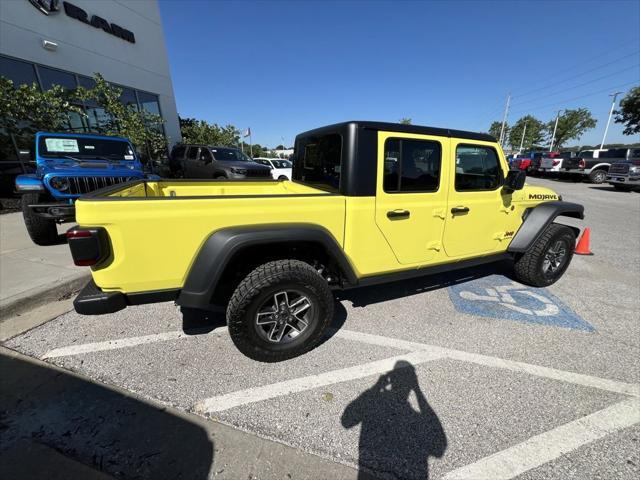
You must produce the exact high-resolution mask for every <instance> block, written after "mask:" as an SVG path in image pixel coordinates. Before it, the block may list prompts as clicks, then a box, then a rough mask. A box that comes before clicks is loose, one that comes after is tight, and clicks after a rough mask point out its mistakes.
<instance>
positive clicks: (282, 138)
mask: <svg viewBox="0 0 640 480" xmlns="http://www.w3.org/2000/svg"><path fill="white" fill-rule="evenodd" d="M280 139H281V140H282V158H284V137H280Z"/></svg>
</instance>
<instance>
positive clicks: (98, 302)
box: [73, 279, 127, 315]
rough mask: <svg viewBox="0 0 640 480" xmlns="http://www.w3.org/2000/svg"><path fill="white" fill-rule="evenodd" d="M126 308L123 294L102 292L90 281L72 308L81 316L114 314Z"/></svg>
mask: <svg viewBox="0 0 640 480" xmlns="http://www.w3.org/2000/svg"><path fill="white" fill-rule="evenodd" d="M126 306H127V299H126V297H125V295H124V293H120V292H103V291H102V290H100V289H99V288H98V286H97V285H96V284H95V282H94V281H93V279H92V280H90V281H89V283H87V284H86V285H85V287H84V288H83V289H82V291H80V294H79V295H78V296H77V297H76V299H75V300H74V301H73V308H75V310H76V312H78V313H79V314H81V315H102V314H104V313H114V312H117V311H118V310H122V309H123V308H125V307H126Z"/></svg>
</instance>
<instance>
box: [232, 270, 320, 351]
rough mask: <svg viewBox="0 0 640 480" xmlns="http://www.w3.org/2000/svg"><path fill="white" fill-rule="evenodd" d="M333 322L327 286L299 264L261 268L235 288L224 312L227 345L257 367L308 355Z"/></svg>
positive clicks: (318, 275)
mask: <svg viewBox="0 0 640 480" xmlns="http://www.w3.org/2000/svg"><path fill="white" fill-rule="evenodd" d="M332 318H333V296H332V295H331V290H329V286H328V285H327V282H326V280H325V279H324V278H322V277H321V276H320V274H319V273H318V272H317V271H316V270H315V269H314V268H313V267H312V266H311V265H309V264H307V263H304V262H301V261H299V260H277V261H274V262H269V263H265V264H264V265H260V266H259V267H258V268H256V269H255V270H253V271H252V272H251V273H250V274H249V275H247V276H246V277H245V279H244V280H242V282H240V284H239V285H238V287H237V288H236V290H235V292H234V293H233V295H232V296H231V300H230V301H229V305H228V306H227V324H228V326H229V333H230V335H231V340H233V343H234V344H235V345H236V347H237V348H238V350H240V351H241V352H242V353H243V354H245V355H246V356H247V357H249V358H251V359H253V360H257V361H260V362H279V361H282V360H287V359H290V358H293V357H297V356H299V355H302V354H303V353H306V352H308V351H309V350H311V349H312V348H314V347H315V346H316V345H317V344H318V343H319V342H320V340H321V339H322V336H323V334H324V333H325V331H326V330H327V328H328V327H329V325H330V323H331V320H332Z"/></svg>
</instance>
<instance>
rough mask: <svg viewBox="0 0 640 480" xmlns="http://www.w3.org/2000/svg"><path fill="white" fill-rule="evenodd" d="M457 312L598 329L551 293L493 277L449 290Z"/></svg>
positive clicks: (582, 328) (567, 326)
mask: <svg viewBox="0 0 640 480" xmlns="http://www.w3.org/2000/svg"><path fill="white" fill-rule="evenodd" d="M449 296H450V297H451V301H452V302H453V305H454V306H455V308H456V310H458V311H459V312H462V313H467V314H470V315H478V316H481V317H492V318H500V319H503V320H513V321H516V322H526V323H536V324H540V325H550V326H556V327H564V328H573V329H577V330H584V331H587V332H593V331H595V329H594V328H593V327H592V326H591V325H590V324H589V323H588V322H586V321H585V320H583V319H582V318H581V317H580V316H579V315H578V314H576V313H575V312H574V311H573V310H571V308H569V307H568V306H567V305H565V304H564V303H563V302H562V301H561V300H560V299H559V298H558V297H556V296H554V295H552V294H551V293H550V292H549V291H548V290H547V289H544V288H533V287H527V286H525V285H522V284H520V283H517V282H514V281H512V280H509V279H508V278H506V277H503V276H502V275H490V276H488V277H483V278H479V279H476V280H472V281H470V282H466V283H460V284H457V285H453V286H450V287H449Z"/></svg>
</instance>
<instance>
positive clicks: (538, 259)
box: [514, 223, 576, 287]
mask: <svg viewBox="0 0 640 480" xmlns="http://www.w3.org/2000/svg"><path fill="white" fill-rule="evenodd" d="M575 245H576V236H575V234H574V233H573V230H572V229H570V228H569V227H567V226H565V225H559V224H557V223H552V224H551V225H549V226H548V227H547V229H546V230H545V231H544V233H543V234H542V235H541V236H540V238H539V239H538V240H536V241H535V243H534V244H533V245H532V246H531V247H530V248H529V250H528V251H527V252H525V253H524V254H523V255H521V256H520V257H519V258H517V259H516V261H515V264H514V270H515V274H516V277H517V279H518V280H519V281H520V282H522V283H526V284H528V285H533V286H534V287H546V286H547V285H551V284H553V283H555V282H556V281H557V280H558V279H559V278H560V277H562V275H563V274H564V272H565V271H566V270H567V268H568V267H569V264H570V263H571V259H572V258H573V251H574V249H575Z"/></svg>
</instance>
